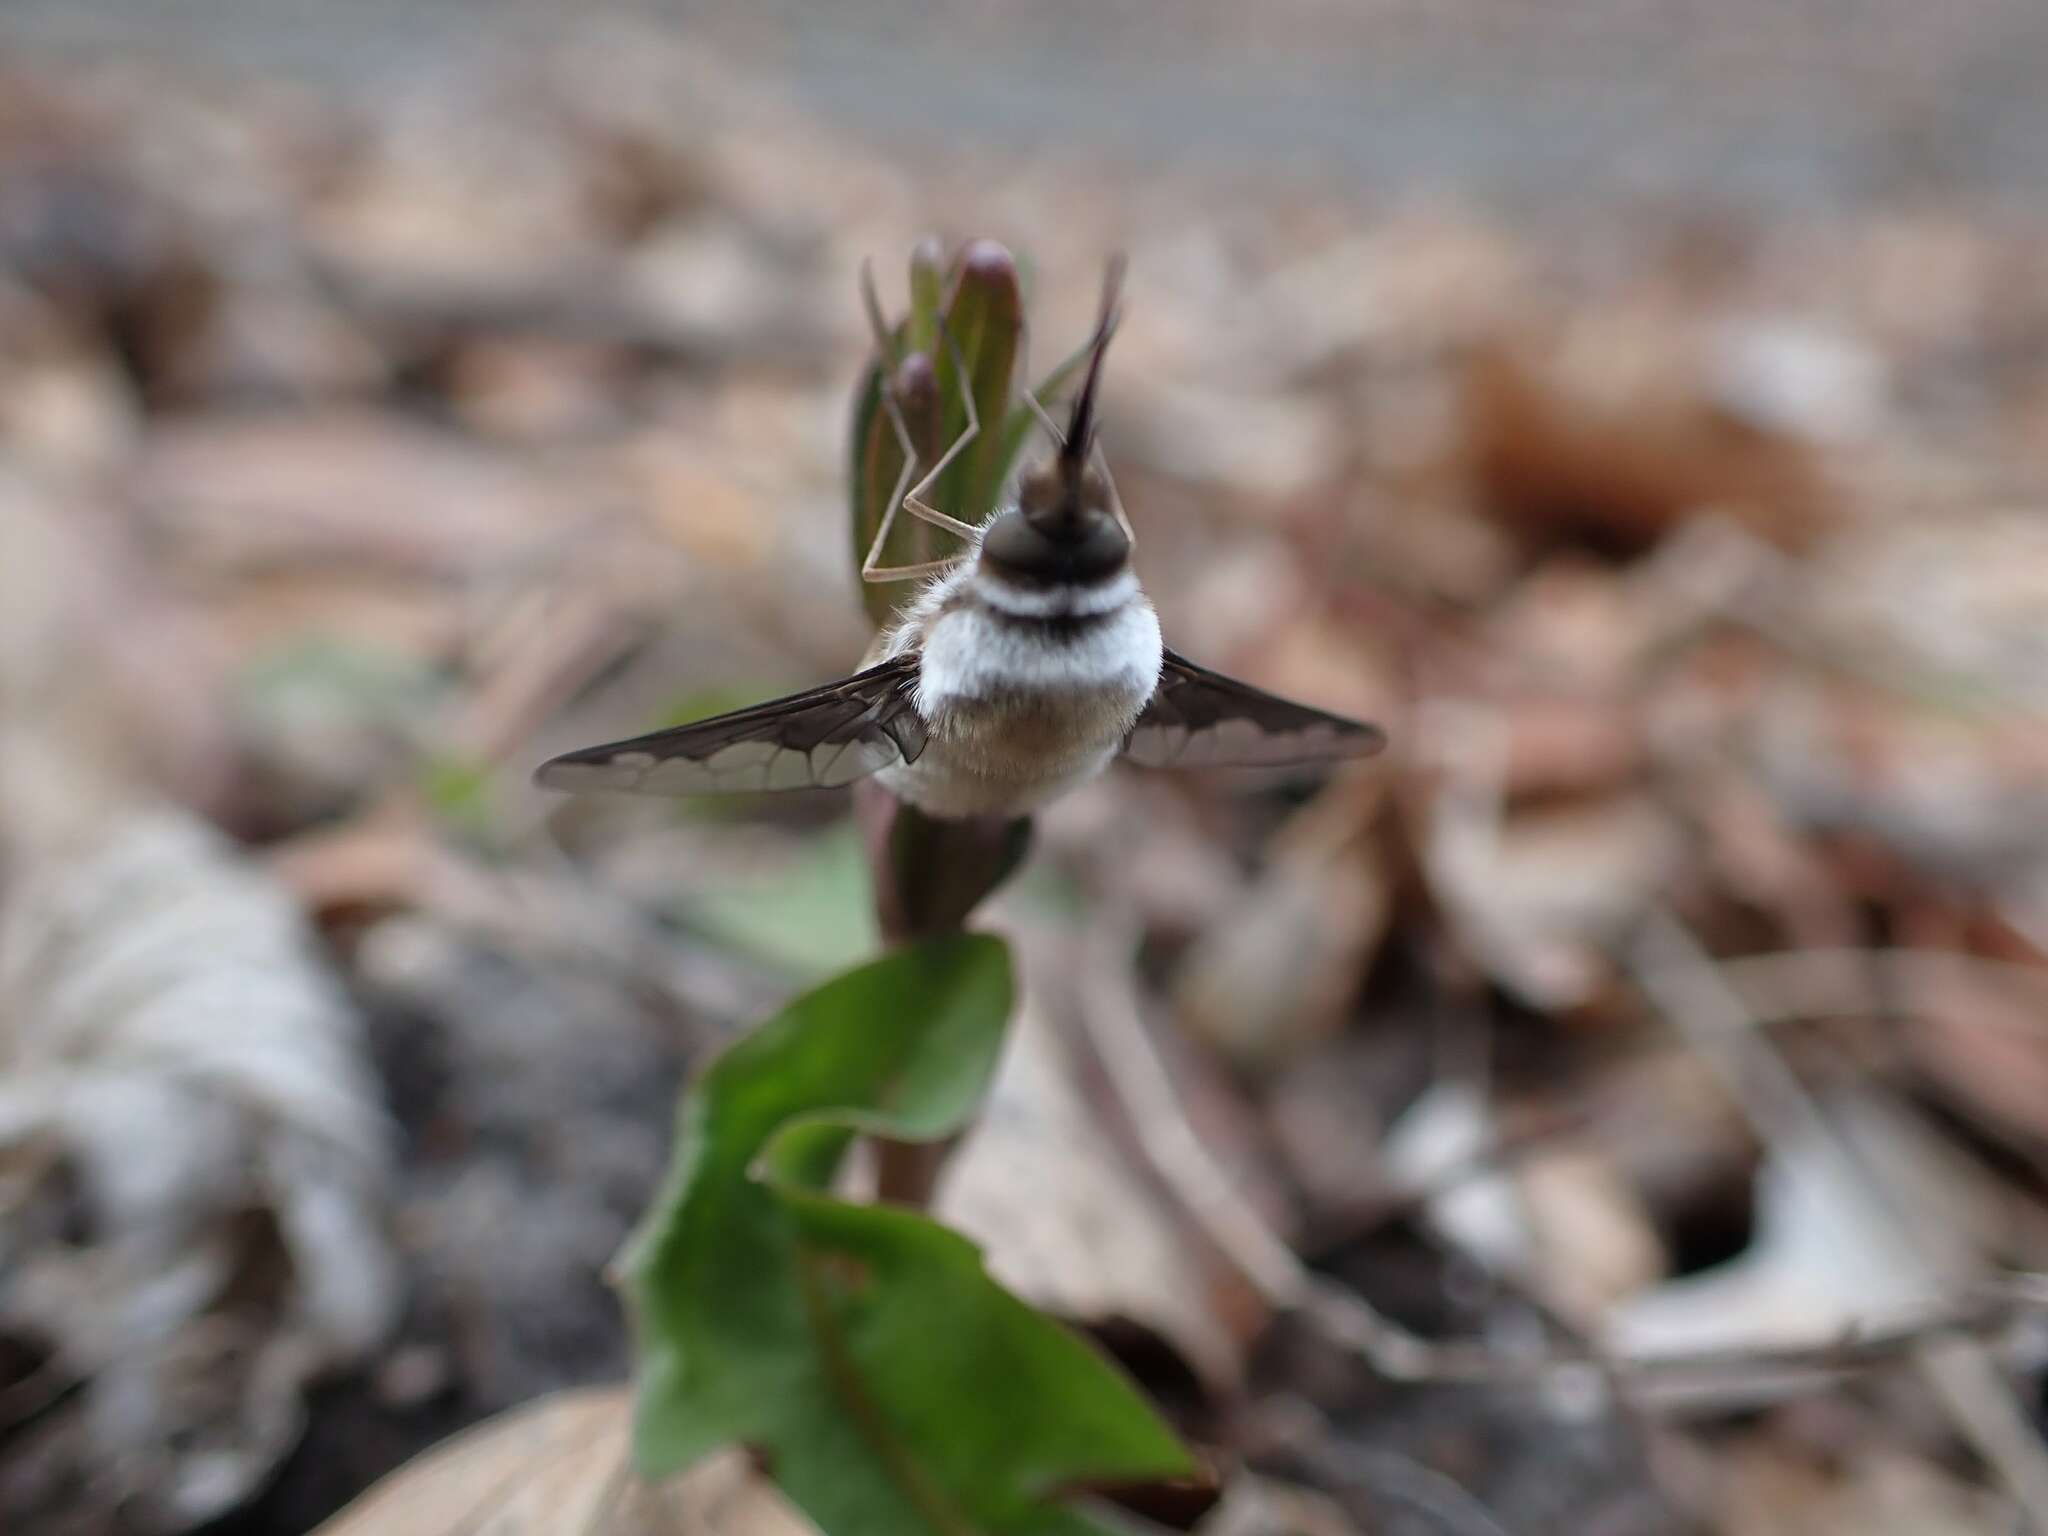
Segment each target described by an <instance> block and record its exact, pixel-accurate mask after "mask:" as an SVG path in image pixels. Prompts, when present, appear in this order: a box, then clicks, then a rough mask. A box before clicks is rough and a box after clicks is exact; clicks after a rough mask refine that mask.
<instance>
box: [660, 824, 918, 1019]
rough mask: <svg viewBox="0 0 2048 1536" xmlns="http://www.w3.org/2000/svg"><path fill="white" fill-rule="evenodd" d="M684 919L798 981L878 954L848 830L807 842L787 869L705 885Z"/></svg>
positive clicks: (857, 853) (864, 879) (857, 846)
mask: <svg viewBox="0 0 2048 1536" xmlns="http://www.w3.org/2000/svg"><path fill="white" fill-rule="evenodd" d="M683 916H684V919H685V921H687V922H688V923H689V924H690V926H691V927H693V928H695V929H697V930H698V931H700V932H702V933H705V934H708V935H710V936H711V937H713V938H716V939H718V940H720V941H721V942H722V943H725V944H727V945H730V946H731V947H732V948H734V949H737V950H740V951H742V952H743V953H745V954H748V955H750V956H752V957H753V958H755V959H757V960H760V961H763V962H765V963H766V964H768V965H770V966H773V967H774V968H775V969H776V970H778V971H782V972H784V973H786V974H788V975H789V976H790V977H792V978H793V979H795V980H798V981H806V982H808V981H816V980H817V979H819V978H820V977H823V976H828V975H830V974H831V973H832V972H833V971H836V970H838V969H840V968H841V967H844V966H849V965H858V964H859V963H860V962H861V961H863V960H867V959H870V958H872V957H873V955H874V953H875V951H876V950H877V949H879V948H880V947H881V935H880V933H879V931H878V930H877V928H876V924H875V906H874V898H873V897H872V896H871V895H870V894H869V890H868V864H867V858H866V855H865V853H864V852H863V850H862V848H861V841H860V837H859V835H858V834H857V833H856V832H855V831H854V830H853V828H852V827H851V826H849V825H845V824H841V825H839V826H835V827H832V828H829V829H827V830H826V831H823V832H820V833H819V834H818V835H817V836H815V837H813V838H811V839H809V840H808V841H807V842H806V843H805V845H804V846H803V847H802V848H800V849H798V850H797V852H796V854H795V856H794V857H792V858H791V859H789V860H788V861H787V862H786V863H778V864H777V865H776V866H775V867H773V868H770V869H766V870H762V871H760V872H758V873H756V874H754V875H752V876H751V878H746V879H733V880H721V881H718V882H716V883H714V884H711V885H709V886H708V887H707V888H706V889H705V890H704V891H703V892H702V893H701V894H700V895H698V896H696V897H694V898H693V899H692V900H691V902H690V903H689V906H688V908H687V910H686V911H685V912H684V914H683Z"/></svg>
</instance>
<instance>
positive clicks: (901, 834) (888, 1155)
mask: <svg viewBox="0 0 2048 1536" xmlns="http://www.w3.org/2000/svg"><path fill="white" fill-rule="evenodd" d="M853 805H854V817H855V820H856V821H857V822H858V823H859V824H860V829H861V835H862V841H863V842H864V843H865V844H866V846H867V852H868V866H869V868H870V870H871V871H872V872H873V875H874V886H875V916H876V921H877V924H878V926H879V927H880V929H881V933H882V942H883V943H884V944H887V945H888V946H890V947H891V948H895V947H898V946H900V945H904V944H910V943H914V942H916V941H917V940H919V939H926V938H931V937H933V936H934V935H936V934H940V933H950V932H954V931H957V930H958V929H960V928H961V927H963V926H964V925H965V923H966V921H967V917H968V915H969V914H970V913H971V912H973V910H974V909H975V907H977V906H978V905H980V903H981V901H982V898H983V897H985V896H987V895H988V894H989V893H990V892H991V891H993V890H994V889H995V888H996V887H997V886H999V885H1001V884H1002V883H1003V881H1004V880H1006V879H1008V878H1009V877H1010V875H1011V874H1012V873H1013V872H1014V871H1015V870H1016V868H1017V866H1018V865H1020V864H1022V863H1023V862H1024V855H1025V853H1026V852H1027V851H1028V849H1029V848H1030V844H1031V819H1030V818H1029V817H1028V816H1027V817H1018V818H1017V819H1015V820H1004V819H1002V818H999V817H984V818H979V819H973V820H965V821H937V820H934V819H933V818H932V817H929V816H927V815H925V814H924V813H923V812H922V811H919V810H918V809H917V808H916V807H915V806H912V805H908V804H906V803H904V802H903V801H901V800H898V799H897V798H896V797H895V796H894V795H892V794H890V793H889V792H888V791H887V790H886V789H883V788H882V787H881V786H880V785H879V784H876V783H874V782H873V781H872V780H866V781H863V782H861V783H859V784H857V785H855V786H854V801H853ZM952 1149H953V1141H951V1140H948V1141H943V1142H900V1141H891V1140H889V1139H887V1138H885V1137H878V1138H877V1139H876V1166H877V1180H876V1193H877V1195H878V1196H879V1197H880V1198H881V1199H884V1200H888V1201H891V1202H894V1203H897V1204H902V1205H910V1206H916V1207H919V1208H922V1207H924V1206H926V1205H928V1204H929V1203H930V1201H931V1197H932V1193H933V1191H934V1190H935V1189H936V1188H937V1186H938V1181H939V1174H940V1172H941V1171H942V1170H943V1169H944V1168H945V1164H946V1157H947V1154H948V1153H950V1152H951V1151H952Z"/></svg>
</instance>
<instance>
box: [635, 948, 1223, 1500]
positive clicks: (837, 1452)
mask: <svg viewBox="0 0 2048 1536" xmlns="http://www.w3.org/2000/svg"><path fill="white" fill-rule="evenodd" d="M1012 999H1013V980H1012V975H1011V965H1010V957H1009V951H1008V949H1007V947H1006V946H1005V945H1004V944H1003V943H1002V941H1001V940H999V939H996V938H992V937H989V936H985V935H975V934H951V935H947V936H944V937H940V938H934V939H929V940H926V941H924V942H922V943H919V944H916V945H913V946H910V947H908V948H905V949H902V950H898V951H895V952H893V953H891V954H889V955H886V956H884V957H883V958H882V959H880V960H877V961H874V962H873V963H871V964H868V965H864V966H861V967H858V968H857V969H855V970H852V971H849V972H847V973H845V974H844V975H842V976H839V977H837V978H835V979H834V980H832V981H829V982H827V983H825V984H824V985H823V986H820V987H818V988H815V989H814V990H812V991H810V992H807V993H805V994H804V995H803V996H801V997H799V998H797V999H796V1000H795V1001H794V1002H792V1003H791V1004H790V1005H789V1006H788V1007H787V1008H785V1009H784V1010H783V1011H782V1012H781V1013H779V1014H778V1015H776V1016H775V1017H774V1018H773V1019H771V1020H770V1021H769V1022H768V1023H767V1024H765V1025H763V1026H762V1027H761V1028H760V1029H759V1030H757V1031H756V1032H755V1033H753V1034H752V1035H749V1036H748V1037H746V1038H745V1039H743V1040H741V1041H739V1042H737V1043H736V1044H734V1045H733V1046H732V1047H730V1048H729V1049H727V1050H726V1051H725V1052H724V1053H723V1054H721V1055H720V1056H719V1057H718V1058H717V1059H716V1060H715V1061H714V1062H713V1063H712V1064H711V1065H710V1067H709V1068H708V1069H707V1070H706V1071H705V1072H704V1073H703V1075H702V1076H701V1077H700V1078H699V1079H698V1081H697V1082H696V1083H695V1084H694V1085H693V1086H692V1087H691V1089H690V1090H689V1092H688V1093H687V1094H686V1095H685V1097H684V1102H683V1108H682V1114H681V1118H680V1125H679V1130H678V1137H677V1147H676V1153H675V1161H674V1164H673V1167H672V1169H671V1172H670V1177H669V1182H668V1186H667V1189H666V1190H665V1192H664V1194H663V1196H662V1198H661V1199H660V1201H659V1202H658V1203H657V1205H656V1208H655V1211H654V1213H653V1214H652V1215H651V1216H650V1218H649V1219H648V1220H647V1222H646V1223H645V1224H644V1225H643V1227H642V1229H641V1231H640V1232H639V1234H638V1235H637V1236H636V1237H635V1239H634V1242H633V1244H632V1245H631V1248H630V1250H629V1252H628V1254H627V1257H626V1261H625V1269H626V1283H627V1286H628V1290H629V1294H630V1298H631V1301H632V1304H633V1311H634V1317H635V1323H636V1327H637V1329H638V1332H639V1335H640V1345H641V1348H640V1362H641V1364H640V1373H639V1382H638V1403H637V1410H636V1426H635V1442H636V1452H637V1456H638V1459H639V1462H640V1465H641V1468H642V1470H643V1471H644V1472H646V1473H647V1474H648V1475H650V1476H660V1475H663V1474H666V1473H669V1472H673V1471H675V1470H677V1469H678V1468H680V1467H681V1466H683V1465H685V1464H686V1463H688V1462H690V1461H692V1460H694V1459H696V1458H697V1457H698V1456H700V1455H702V1454H704V1453H705V1452H707V1451H709V1450H711V1449H713V1448H714V1447H716V1446H718V1445H721V1444H727V1443H733V1442H738V1443H742V1444H745V1445H748V1446H750V1447H751V1448H753V1449H754V1450H755V1451H756V1453H757V1454H758V1455H759V1456H760V1457H761V1458H762V1460H763V1462H764V1464H765V1465H766V1466H767V1467H768V1468H769V1469H770V1471H771V1473H772V1475H773V1476H774V1477H775V1479H776V1481H777V1482H779V1483H780V1484H781V1485H782V1487H783V1489H784V1491H785V1492H787V1493H788V1494H789V1495H790V1497H791V1498H793V1499H794V1500H795V1501H796V1502H797V1504H798V1505H800V1506H801V1507H802V1508H803V1509H804V1510H805V1512H806V1513H807V1514H808V1515H809V1516H810V1517H811V1519H812V1520H814V1521H815V1522H816V1523H817V1524H818V1526H819V1527H820V1528H821V1529H822V1530H823V1531H825V1532H827V1533H829V1536H921V1533H931V1536H964V1533H987V1536H1011V1533H1017V1536H1024V1533H1029V1536H1056V1533H1057V1536H1065V1533H1080V1532H1086V1531H1092V1530H1097V1529H1099V1527H1098V1526H1097V1525H1095V1524H1094V1523H1093V1522H1092V1521H1091V1520H1090V1519H1089V1517H1087V1516H1086V1515H1084V1514H1083V1513H1081V1512H1079V1511H1078V1510H1075V1509H1072V1508H1070V1507H1068V1506H1067V1505H1065V1504H1062V1503H1060V1502H1058V1501H1057V1495H1058V1494H1059V1492H1061V1491H1063V1490H1070V1489H1075V1488H1083V1487H1089V1486H1097V1485H1103V1484H1109V1483H1122V1482H1130V1481H1137V1480H1142V1479H1148V1478H1158V1477H1174V1476H1181V1475H1185V1474H1186V1473H1188V1472H1189V1471H1190V1470H1191V1468H1192V1463H1191V1461H1190V1459H1189V1457H1188V1455H1187V1453H1186V1451H1185V1450H1184V1449H1183V1448H1182V1447H1181V1445H1180V1444H1179V1442H1178V1441H1177V1440H1176V1439H1175V1438H1174V1436H1173V1434H1172V1432H1171V1431H1170V1430H1169V1429H1168V1428H1167V1427H1166V1426H1165V1424H1164V1423H1162V1422H1161V1421H1160V1419H1159V1418H1158V1416H1157V1415H1156V1414H1155V1413H1154V1412H1153V1410H1152V1409H1151V1408H1150V1407H1149V1406H1147V1404H1146V1403H1145V1401H1144V1399H1143V1398H1142V1397H1141V1396H1140V1395H1139V1393H1138V1392H1137V1390H1136V1389H1135V1388H1134V1387H1133V1386H1132V1385H1131V1384H1130V1383H1129V1381H1127V1380H1126V1379H1125V1378H1124V1376H1123V1375H1122V1374H1121V1373H1120V1372H1119V1371H1118V1370H1117V1368H1116V1367H1115V1366H1114V1365H1112V1364H1111V1363H1110V1362H1109V1361H1108V1360H1107V1359H1105V1358H1104V1357H1103V1356H1102V1355H1100V1354H1099V1353H1098V1352H1097V1351H1096V1350H1095V1349H1094V1348H1093V1346H1091V1345H1090V1344H1088V1343H1086V1342H1084V1341H1083V1340H1082V1339H1080V1338H1079V1337H1077V1336H1076V1335H1074V1334H1073V1333H1071V1332H1069V1331H1068V1330H1066V1329H1065V1328H1063V1327H1061V1326H1060V1325H1059V1324H1057V1323H1054V1322H1053V1321H1052V1320H1051V1319H1049V1318H1046V1317H1044V1316H1042V1315H1040V1314H1039V1313H1037V1312H1035V1311H1033V1310H1032V1309H1031V1308H1030V1307H1028V1306H1026V1305H1025V1304H1024V1303H1023V1302H1021V1301H1019V1300H1018V1299H1017V1298H1015V1297H1014V1296H1011V1295H1010V1294H1009V1293H1008V1292H1006V1291H1004V1290H1003V1289H1002V1288H1001V1287H1000V1286H998V1285H997V1284H996V1283H995V1282H994V1281H993V1280H992V1279H990V1277H989V1275H988V1273H987V1270H986V1268H985V1267H984V1265H983V1262H982V1257H981V1254H980V1252H979V1250H978V1249H976V1248H975V1246H974V1245H973V1244H972V1243H970V1242H968V1241H967V1240H966V1239H965V1238H963V1237H961V1236H959V1235H958V1234H956V1233H953V1232H949V1231H947V1230H946V1229H945V1228H944V1227H941V1226H939V1225H938V1224H936V1223H935V1222H932V1221H930V1220H928V1219H927V1218H925V1217H924V1216H922V1215H919V1214H917V1213H915V1212H912V1211H908V1210H903V1209H898V1208H895V1207H888V1206H857V1205H849V1204H846V1203H843V1202H841V1201H838V1200H835V1199H833V1198H831V1197H830V1196H829V1195H828V1194H826V1193H824V1190H825V1189H826V1187H827V1186H828V1184H829V1182H830V1180H831V1178H832V1176H833V1174H834V1172H835V1170H836V1168H837V1166H838V1164H839V1161H840V1159H841V1154H842V1153H843V1151H844V1149H845V1146H846V1144H847V1142H848V1141H849V1139H850V1137H851V1134H852V1133H853V1132H854V1131H856V1130H867V1131H880V1132H884V1133H886V1134H887V1135H889V1136H892V1137H895V1138H897V1139H902V1140H932V1139H937V1138H940V1137H943V1136H946V1135H949V1134H951V1133H953V1132H954V1131H956V1130H958V1129H959V1128H960V1127H961V1126H962V1125H964V1124H965V1123H966V1121H967V1119H968V1117H969V1116H970V1115H971V1114H972V1112H973V1110H974V1108H975V1106H976V1105H977V1104H978V1103H979V1101H980V1099H981V1097H982V1095H983V1093H984V1092H985V1091H986V1089H987V1086H988V1082H989V1080H990V1078H991V1077H992V1075H993V1073H994V1070H995V1065H996V1060H997V1057H998V1055H999V1053H1000V1051H1001V1047H1002V1040H1003V1031H1004V1025H1005V1022H1006V1020H1007V1019H1008V1017H1009V1013H1010V1008H1011V1003H1012Z"/></svg>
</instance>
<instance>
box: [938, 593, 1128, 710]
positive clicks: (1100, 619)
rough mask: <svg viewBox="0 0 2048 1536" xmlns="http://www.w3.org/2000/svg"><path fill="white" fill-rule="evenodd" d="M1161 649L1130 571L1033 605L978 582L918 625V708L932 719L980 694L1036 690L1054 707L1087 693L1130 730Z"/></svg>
mask: <svg viewBox="0 0 2048 1536" xmlns="http://www.w3.org/2000/svg"><path fill="white" fill-rule="evenodd" d="M1014 596H1015V594H1012V593H1008V592H1006V593H1004V597H1005V598H1006V599H1014ZM1161 656H1162V648H1161V643H1160V637H1159V618H1158V615H1156V614H1155V613H1154V612H1153V611H1152V605H1151V604H1150V603H1149V602H1147V601H1146V600H1145V595H1144V594H1143V593H1142V592H1141V591H1139V590H1138V584H1137V581H1136V579H1135V578H1131V577H1130V576H1129V574H1128V572H1127V573H1126V574H1125V578H1124V579H1123V580H1121V581H1119V582H1117V583H1116V584H1115V585H1114V586H1105V587H1104V588H1103V589H1102V590H1101V591H1100V592H1098V593H1096V594H1095V596H1094V597H1093V599H1092V600H1091V601H1089V602H1087V603H1084V604H1082V605H1081V606H1080V607H1078V608H1074V607H1064V608H1060V609H1057V610H1051V611H1047V610H1039V611H1035V612H1034V611H1019V609H1018V606H1017V605H1016V604H1015V603H1014V602H1012V601H1006V602H1002V603H998V602H993V601H990V600H989V596H988V594H987V593H986V592H985V591H984V589H983V587H982V585H981V583H980V582H979V581H978V580H977V581H975V582H973V583H970V584H969V585H967V586H965V587H963V588H962V589H961V590H960V591H959V592H958V593H957V594H956V595H955V598H954V600H953V601H952V602H951V603H950V604H948V605H947V606H946V607H945V608H943V609H942V610H940V611H939V612H937V613H936V614H935V615H934V616H933V617H932V618H931V619H930V621H929V622H928V623H927V624H926V626H925V629H924V637H923V654H922V656H921V658H920V664H919V669H918V690H917V706H918V710H919V713H921V714H922V715H924V717H925V718H926V719H927V720H931V721H934V722H938V721H940V720H942V718H943V717H944V716H945V715H946V714H947V713H948V712H949V711H950V710H952V709H954V708H956V707H964V706H966V705H970V704H979V703H981V702H983V701H998V702H1000V701H1003V700H1009V699H1017V698H1025V697H1029V698H1034V699H1035V698H1039V697H1041V696H1042V697H1044V698H1046V699H1048V700H1049V701H1051V704H1052V706H1053V707H1055V708H1057V707H1059V705H1060V703H1061V701H1062V700H1080V699H1082V698H1084V697H1085V698H1086V699H1087V700H1089V701H1090V706H1089V707H1090V708H1091V709H1092V708H1093V707H1094V706H1095V705H1096V704H1099V705H1101V706H1102V707H1103V708H1105V709H1107V710H1108V712H1109V714H1110V715H1111V716H1113V717H1115V718H1116V719H1118V720H1121V722H1122V724H1121V726H1120V727H1119V729H1128V728H1129V725H1130V722H1131V721H1132V720H1135V719H1136V718H1137V714H1138V711H1139V710H1141V709H1143V708H1144V706H1145V701H1146V700H1147V699H1149V698H1150V697H1151V696H1152V690H1153V689H1154V688H1155V687H1156V686H1157V685H1158V681H1159V666H1160V659H1161ZM1104 729H1107V727H1104Z"/></svg>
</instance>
